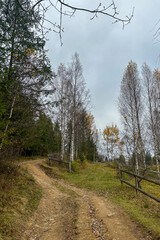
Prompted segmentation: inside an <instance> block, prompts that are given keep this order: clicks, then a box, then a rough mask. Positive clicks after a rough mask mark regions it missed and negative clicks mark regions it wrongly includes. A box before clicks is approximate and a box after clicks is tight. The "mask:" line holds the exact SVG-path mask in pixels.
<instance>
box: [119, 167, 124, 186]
mask: <svg viewBox="0 0 160 240" xmlns="http://www.w3.org/2000/svg"><path fill="white" fill-rule="evenodd" d="M119 171H120V178H121V184H122V183H123V182H122V180H123V172H122V167H120V168H119Z"/></svg>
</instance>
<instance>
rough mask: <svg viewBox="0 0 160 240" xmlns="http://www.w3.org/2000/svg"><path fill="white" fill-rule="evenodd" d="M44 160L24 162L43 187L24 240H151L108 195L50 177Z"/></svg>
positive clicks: (23, 236)
mask: <svg viewBox="0 0 160 240" xmlns="http://www.w3.org/2000/svg"><path fill="white" fill-rule="evenodd" d="M40 162H42V160H37V161H30V162H28V163H24V165H25V166H27V168H28V171H29V173H30V174H32V175H33V177H34V178H35V180H36V182H37V183H38V184H39V185H40V186H41V187H42V189H43V197H42V199H41V202H40V204H39V207H38V209H37V211H36V212H35V213H34V215H33V217H32V218H31V219H30V221H29V222H28V223H26V226H25V229H26V230H25V231H24V233H23V234H22V238H21V239H22V240H147V239H148V240H150V239H152V238H151V237H150V236H148V235H147V234H146V235H145V234H144V232H143V231H141V228H140V227H139V226H137V224H135V223H134V222H133V221H131V219H130V218H129V217H128V216H127V215H126V214H124V212H123V211H122V210H121V209H119V208H118V207H116V206H115V205H113V204H112V203H111V202H110V201H109V200H108V199H107V198H103V197H100V196H98V195H96V194H94V193H91V192H89V191H87V190H83V189H79V188H76V187H75V186H73V185H69V184H67V183H66V182H65V181H63V180H57V179H53V178H50V177H49V176H47V175H46V174H45V173H44V172H43V170H42V169H41V168H40V167H39V163H40Z"/></svg>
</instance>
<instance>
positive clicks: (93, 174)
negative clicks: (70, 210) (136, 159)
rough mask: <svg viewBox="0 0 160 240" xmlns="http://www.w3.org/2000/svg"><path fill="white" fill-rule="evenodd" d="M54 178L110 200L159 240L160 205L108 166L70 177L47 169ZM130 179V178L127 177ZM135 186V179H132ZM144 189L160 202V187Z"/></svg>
mask: <svg viewBox="0 0 160 240" xmlns="http://www.w3.org/2000/svg"><path fill="white" fill-rule="evenodd" d="M45 171H46V172H47V173H48V174H49V175H50V176H53V177H55V178H63V179H65V180H67V181H68V182H69V183H73V184H75V185H76V186H78V187H81V188H87V189H89V190H91V191H94V192H96V193H98V194H101V195H103V196H106V197H108V198H110V199H111V200H112V201H113V202H115V203H116V204H118V205H120V206H121V207H122V208H123V209H124V210H125V211H126V212H128V213H129V214H130V216H131V217H132V218H133V219H134V220H136V222H138V223H140V224H141V225H143V226H144V227H145V228H146V229H147V230H148V231H151V232H152V234H153V236H154V238H155V239H158V238H160V204H158V203H157V202H155V201H154V200H152V199H150V198H148V197H146V196H144V195H142V194H141V193H138V194H136V191H135V190H134V189H133V188H131V187H129V186H127V185H125V184H122V185H121V183H120V180H119V178H118V176H117V173H116V170H115V169H113V168H112V167H110V166H107V165H106V164H89V165H88V167H87V168H86V169H83V170H81V171H80V172H78V173H77V172H76V173H72V174H69V173H68V172H67V171H66V170H65V169H60V168H59V167H53V168H47V167H46V168H45ZM125 178H127V176H125ZM130 181H131V182H132V181H133V179H130ZM141 185H142V189H144V190H145V191H148V192H150V193H152V194H153V195H155V196H157V197H159V198H160V187H159V186H156V185H153V184H151V183H148V182H143V181H142V183H141Z"/></svg>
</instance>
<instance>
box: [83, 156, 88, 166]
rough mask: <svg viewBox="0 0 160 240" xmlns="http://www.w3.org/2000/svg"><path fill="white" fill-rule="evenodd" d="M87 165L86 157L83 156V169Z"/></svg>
mask: <svg viewBox="0 0 160 240" xmlns="http://www.w3.org/2000/svg"><path fill="white" fill-rule="evenodd" d="M87 166H88V162H87V158H86V157H85V156H84V160H83V162H82V168H83V169H85V168H86V167H87Z"/></svg>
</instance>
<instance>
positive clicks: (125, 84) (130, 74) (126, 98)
mask: <svg viewBox="0 0 160 240" xmlns="http://www.w3.org/2000/svg"><path fill="white" fill-rule="evenodd" d="M119 110H120V114H121V117H122V123H123V126H124V130H125V134H124V135H125V138H127V139H130V144H132V149H131V151H132V155H134V158H135V166H136V171H137V172H138V171H139V162H138V154H139V155H140V156H141V157H142V159H143V165H144V167H145V168H146V164H145V152H144V143H143V139H142V125H141V124H142V114H143V112H142V98H141V84H140V78H139V73H138V70H137V64H136V63H134V62H132V61H131V62H129V64H128V66H127V68H126V70H125V72H124V75H123V79H122V82H121V91H120V97H119Z"/></svg>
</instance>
